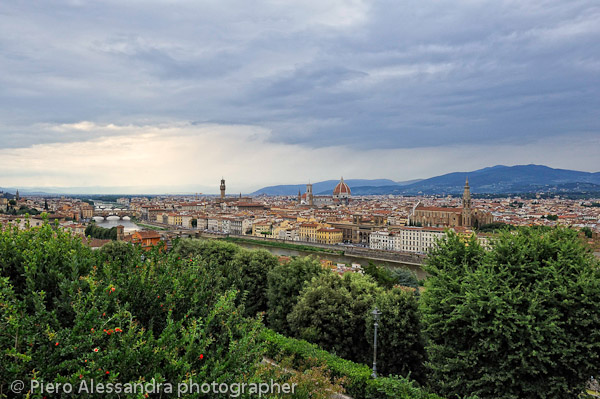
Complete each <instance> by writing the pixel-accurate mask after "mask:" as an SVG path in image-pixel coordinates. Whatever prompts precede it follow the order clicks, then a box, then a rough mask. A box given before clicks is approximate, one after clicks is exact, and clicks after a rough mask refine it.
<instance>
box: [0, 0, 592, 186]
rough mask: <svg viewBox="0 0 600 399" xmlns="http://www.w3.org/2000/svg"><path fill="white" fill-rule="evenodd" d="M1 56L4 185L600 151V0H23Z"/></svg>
mask: <svg viewBox="0 0 600 399" xmlns="http://www.w3.org/2000/svg"><path fill="white" fill-rule="evenodd" d="M0 72H1V73H0V187H89V188H90V190H96V191H98V192H100V191H102V190H104V191H106V190H117V191H119V192H121V193H135V192H148V193H149V192H150V191H152V192H204V193H216V192H218V184H219V180H220V179H221V177H225V179H226V180H227V186H228V190H229V191H230V192H244V193H247V192H251V191H254V190H255V189H258V188H260V187H263V186H265V185H273V184H299V183H306V182H308V181H309V180H310V181H313V182H315V181H320V180H328V179H338V178H339V177H340V176H344V177H345V178H347V179H350V178H366V179H369V178H389V179H393V180H396V181H404V180H410V179H415V178H427V177H431V176H436V175H439V174H444V173H449V172H455V171H471V170H475V169H479V168H483V167H488V166H493V165H498V164H503V165H515V164H530V163H536V164H544V165H548V166H551V167H557V168H565V169H576V170H582V171H590V172H597V171H600V95H599V91H600V90H599V89H600V3H598V1H597V0H588V1H581V0H570V1H564V0H548V1H542V0H540V1H534V0H532V1H522V0H518V1H512V0H511V1H508V0H493V1H486V0H431V1H430V0H415V1H412V0H405V1H397V0H393V1H392V0H380V1H361V0H329V1H327V0H302V1H295V2H294V1H289V0H288V1H282V0H270V1H261V0H257V1H246V0H231V1H222V0H221V1H199V0H195V1H151V0H145V1H138V0H128V1H122V0H119V1H116V0H115V1H113V0H106V1H80V0H70V1H67V0H64V1H61V0H45V1H17V0H6V1H2V2H0ZM102 187H104V188H102ZM109 187H110V189H109Z"/></svg>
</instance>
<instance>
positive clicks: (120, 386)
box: [11, 379, 296, 398]
mask: <svg viewBox="0 0 600 399" xmlns="http://www.w3.org/2000/svg"><path fill="white" fill-rule="evenodd" d="M295 389H296V384H288V383H284V384H280V383H277V382H274V381H273V380H271V381H270V382H259V383H231V384H228V383H224V382H223V383H219V382H215V381H213V382H210V383H209V382H194V381H193V380H189V381H186V382H179V383H170V382H156V381H155V380H154V379H153V380H152V381H149V382H130V383H103V382H98V381H94V380H93V379H92V380H81V381H79V382H78V383H77V384H70V383H64V384H62V383H56V382H48V383H46V382H44V381H41V380H31V381H30V382H29V384H26V383H25V382H24V381H21V380H17V381H13V382H12V384H11V390H12V392H13V393H14V394H28V393H29V394H74V395H79V394H81V395H90V394H143V395H145V394H148V395H150V394H167V395H173V396H174V395H177V397H178V398H179V397H181V396H182V395H190V394H215V395H223V396H227V397H231V398H237V397H240V396H241V395H252V396H256V397H258V398H260V397H262V396H263V395H270V394H293V393H295Z"/></svg>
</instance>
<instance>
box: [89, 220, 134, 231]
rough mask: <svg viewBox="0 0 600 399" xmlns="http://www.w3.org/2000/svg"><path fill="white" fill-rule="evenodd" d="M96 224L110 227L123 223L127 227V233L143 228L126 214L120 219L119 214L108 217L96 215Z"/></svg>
mask: <svg viewBox="0 0 600 399" xmlns="http://www.w3.org/2000/svg"><path fill="white" fill-rule="evenodd" d="M94 220H95V221H96V224H97V225H98V226H100V227H104V228H105V229H110V228H111V227H116V226H118V225H121V226H123V227H125V233H131V232H134V231H137V230H141V229H140V228H139V227H138V226H137V225H136V224H135V223H133V222H132V221H131V219H129V216H124V217H123V219H119V217H118V216H109V217H108V218H107V219H104V218H103V217H102V216H96V217H94Z"/></svg>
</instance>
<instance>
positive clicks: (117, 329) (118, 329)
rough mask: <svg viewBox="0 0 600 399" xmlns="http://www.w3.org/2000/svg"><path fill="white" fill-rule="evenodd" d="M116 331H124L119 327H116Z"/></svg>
mask: <svg viewBox="0 0 600 399" xmlns="http://www.w3.org/2000/svg"><path fill="white" fill-rule="evenodd" d="M115 332H123V330H121V329H120V328H119V327H117V328H115Z"/></svg>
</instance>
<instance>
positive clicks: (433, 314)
mask: <svg viewBox="0 0 600 399" xmlns="http://www.w3.org/2000/svg"><path fill="white" fill-rule="evenodd" d="M427 271H428V272H429V273H430V275H431V277H430V278H429V279H428V280H427V282H426V284H425V287H426V291H425V293H424V294H423V296H422V300H421V301H422V305H423V306H422V310H423V324H424V331H425V333H426V335H427V338H428V355H429V366H430V371H431V378H430V379H429V381H430V383H431V384H433V385H434V386H435V388H436V390H437V392H439V393H441V394H443V395H448V396H452V395H455V394H459V395H460V394H476V395H478V396H480V397H482V398H506V399H516V398H573V397H577V395H578V394H579V393H580V392H582V390H583V388H584V384H585V382H586V381H587V380H588V379H589V378H590V376H592V375H594V376H595V375H597V374H598V373H597V372H598V369H599V366H598V362H599V360H600V311H599V310H598V303H600V270H599V267H598V262H597V260H595V259H594V258H593V256H592V255H591V254H590V253H589V251H588V250H586V248H585V247H583V244H582V242H581V240H580V239H579V238H578V237H577V232H576V231H575V230H570V229H565V228H553V229H532V228H520V229H518V230H516V231H512V232H508V231H506V232H502V233H500V234H499V235H498V237H497V238H496V239H494V240H493V242H492V245H491V249H490V250H489V251H485V250H484V249H482V248H481V247H480V246H479V244H478V243H477V241H476V240H475V239H471V240H469V241H467V242H464V241H463V240H461V239H460V237H458V236H457V235H455V234H452V233H450V234H449V235H448V237H447V239H446V240H444V241H442V242H441V243H440V244H439V246H438V248H436V249H434V250H433V252H432V254H431V256H430V257H429V261H428V265H427Z"/></svg>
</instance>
